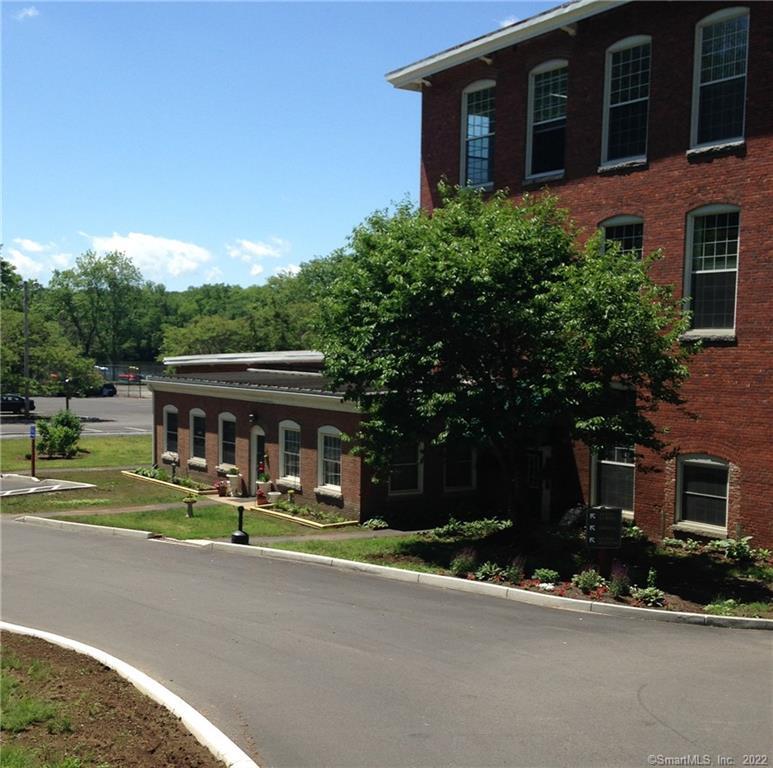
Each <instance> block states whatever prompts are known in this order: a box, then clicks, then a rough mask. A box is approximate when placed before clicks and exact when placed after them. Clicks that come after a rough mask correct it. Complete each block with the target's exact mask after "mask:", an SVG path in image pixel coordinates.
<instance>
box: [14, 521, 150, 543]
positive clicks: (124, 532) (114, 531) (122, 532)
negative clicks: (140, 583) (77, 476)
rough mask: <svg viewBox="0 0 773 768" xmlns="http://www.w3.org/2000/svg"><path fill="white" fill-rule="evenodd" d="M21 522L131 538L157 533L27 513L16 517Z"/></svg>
mask: <svg viewBox="0 0 773 768" xmlns="http://www.w3.org/2000/svg"><path fill="white" fill-rule="evenodd" d="M15 519H16V521H17V522H19V523H32V525H42V526H45V527H47V528H59V529H60V530H62V531H72V532H77V531H78V530H80V529H81V528H87V529H88V530H90V531H100V532H101V533H107V534H109V535H113V536H126V537H128V538H130V539H150V538H153V537H154V536H155V535H156V534H155V533H152V532H151V531H136V530H134V529H132V528H113V527H112V526H109V525H91V524H90V523H73V522H70V521H69V520H53V519H52V518H49V517H35V516H34V515H25V516H23V517H17V518H15Z"/></svg>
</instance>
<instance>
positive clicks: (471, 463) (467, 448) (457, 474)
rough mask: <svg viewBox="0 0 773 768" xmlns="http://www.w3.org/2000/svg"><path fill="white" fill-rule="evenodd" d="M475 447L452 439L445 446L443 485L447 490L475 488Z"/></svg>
mask: <svg viewBox="0 0 773 768" xmlns="http://www.w3.org/2000/svg"><path fill="white" fill-rule="evenodd" d="M475 453H476V452H475V448H473V446H471V445H470V444H469V443H465V442H463V441H459V440H453V441H451V442H449V443H448V444H447V445H446V446H445V462H444V465H443V487H444V488H445V489H446V490H447V491H464V490H470V489H472V488H475V484H476V473H475Z"/></svg>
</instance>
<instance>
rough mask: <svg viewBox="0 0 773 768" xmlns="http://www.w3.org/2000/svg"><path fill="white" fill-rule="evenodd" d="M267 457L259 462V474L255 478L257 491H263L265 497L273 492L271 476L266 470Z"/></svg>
mask: <svg viewBox="0 0 773 768" xmlns="http://www.w3.org/2000/svg"><path fill="white" fill-rule="evenodd" d="M265 459H266V457H265V456H264V457H263V461H260V462H258V474H257V475H256V476H255V484H256V485H257V488H256V489H255V490H256V492H257V491H263V493H264V495H265V494H268V492H269V491H270V490H271V475H269V473H268V471H267V470H266V461H265Z"/></svg>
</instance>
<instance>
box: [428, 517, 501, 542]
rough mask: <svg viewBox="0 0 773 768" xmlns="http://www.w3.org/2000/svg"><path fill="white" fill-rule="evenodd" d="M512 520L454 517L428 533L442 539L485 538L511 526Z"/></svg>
mask: <svg viewBox="0 0 773 768" xmlns="http://www.w3.org/2000/svg"><path fill="white" fill-rule="evenodd" d="M512 525H513V522H512V520H499V519H498V518H496V517H488V518H483V519H482V520H471V521H470V522H462V521H461V520H456V519H454V518H453V517H452V518H451V519H450V520H449V521H448V522H447V523H446V524H445V525H441V526H439V527H438V528H433V529H432V530H431V531H430V532H429V534H428V535H430V536H432V537H433V538H436V539H439V540H441V541H458V540H461V539H485V538H486V537H487V536H490V535H491V534H492V533H497V532H499V531H504V530H506V529H507V528H511V527H512Z"/></svg>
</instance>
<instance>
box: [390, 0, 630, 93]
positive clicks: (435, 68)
mask: <svg viewBox="0 0 773 768" xmlns="http://www.w3.org/2000/svg"><path fill="white" fill-rule="evenodd" d="M629 2H632V0H577V2H575V3H572V4H571V5H568V6H567V5H561V6H558V8H554V9H553V10H551V11H547V12H545V13H540V14H538V15H537V16H532V17H531V18H530V19H526V20H525V21H522V22H519V23H517V24H513V25H511V26H509V27H504V28H503V29H498V30H496V31H495V32H491V33H489V34H488V35H483V36H482V37H478V38H476V39H475V40H470V41H469V42H466V43H462V44H461V45H458V46H456V47H454V48H449V49H447V50H445V51H441V52H440V53H436V54H434V55H432V56H428V57H427V58H426V59H422V60H421V61H417V62H414V63H413V64H409V65H408V66H406V67H402V68H400V69H396V70H394V71H393V72H389V73H388V74H387V75H386V79H387V82H389V83H391V84H392V85H393V86H394V87H395V88H402V89H403V90H406V91H420V90H421V87H422V81H423V80H426V78H428V77H431V76H432V75H435V74H437V73H438V72H442V71H443V70H445V69H450V68H451V67H455V66H458V65H459V64H464V63H466V62H468V61H472V60H473V59H480V58H483V57H487V56H489V55H490V54H492V53H494V52H495V51H498V50H500V49H502V48H507V47H508V46H511V45H515V44H516V43H520V42H523V41H524V40H529V39H530V38H532V37H537V36H538V35H544V34H545V33H547V32H553V31H554V30H556V29H566V30H567V31H569V30H572V29H573V27H572V26H571V25H573V24H576V23H577V22H578V21H582V20H583V19H587V18H589V17H591V16H596V15H597V14H599V13H604V12H605V11H609V10H611V9H612V8H616V7H618V6H620V5H625V4H626V3H629ZM574 33H575V34H576V29H575V30H574Z"/></svg>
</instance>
